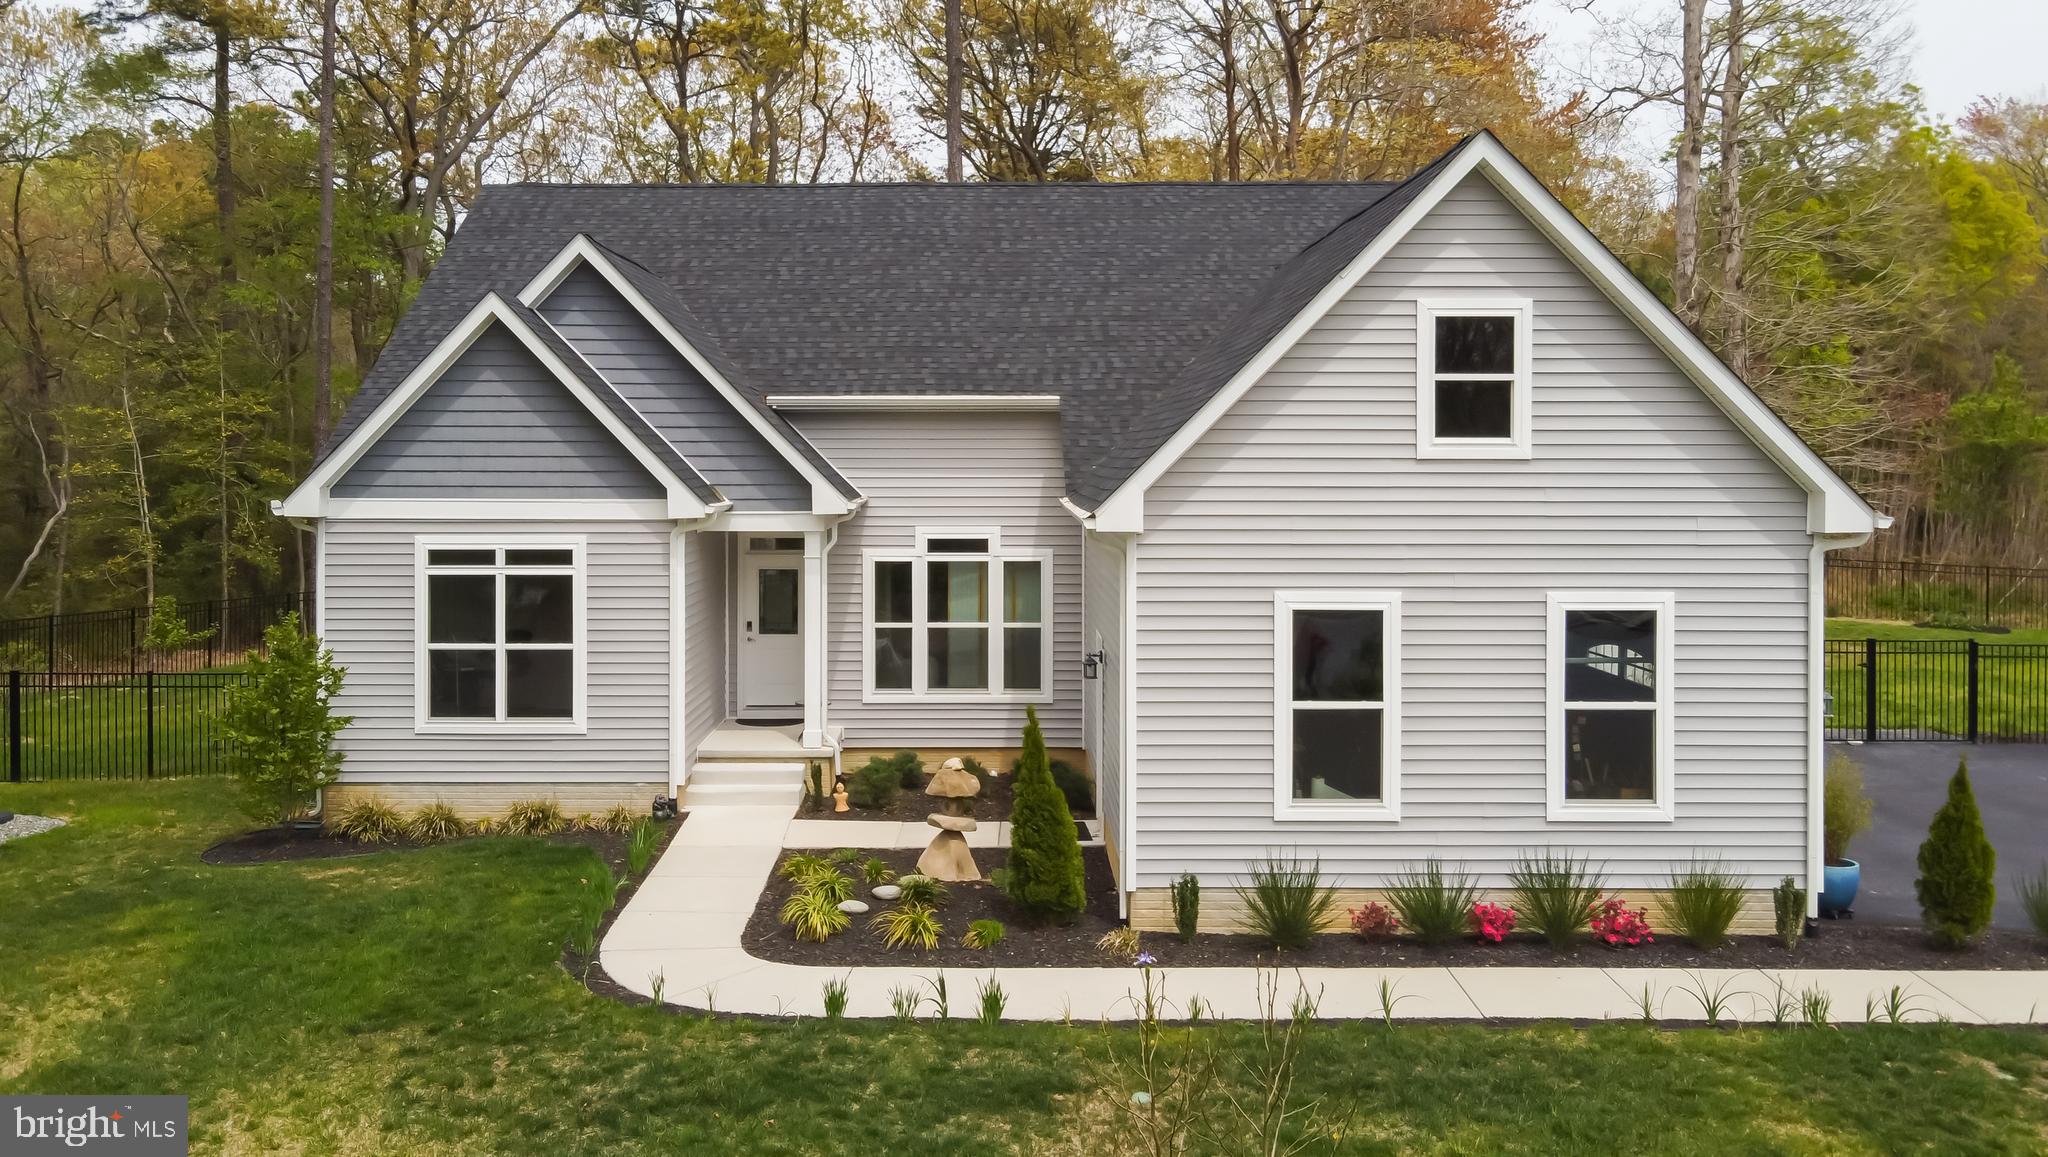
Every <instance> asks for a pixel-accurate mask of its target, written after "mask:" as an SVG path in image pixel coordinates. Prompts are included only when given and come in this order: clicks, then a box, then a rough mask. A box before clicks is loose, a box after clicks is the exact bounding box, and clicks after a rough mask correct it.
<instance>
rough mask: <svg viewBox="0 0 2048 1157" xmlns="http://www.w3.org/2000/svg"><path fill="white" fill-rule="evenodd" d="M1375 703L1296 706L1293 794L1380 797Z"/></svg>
mask: <svg viewBox="0 0 2048 1157" xmlns="http://www.w3.org/2000/svg"><path fill="white" fill-rule="evenodd" d="M1384 717H1385V712H1384V711H1382V710H1381V709H1379V708H1377V707H1368V708H1357V709H1353V708H1339V709H1334V710H1333V709H1309V710H1302V709H1300V708H1296V709H1295V711H1294V753H1293V758H1294V765H1293V766H1294V798H1295V799H1306V800H1317V799H1328V800H1378V799H1380V798H1382V797H1381V794H1380V792H1381V787H1380V773H1381V767H1380V761H1381V754H1382V745H1381V743H1380V729H1381V725H1382V723H1383V722H1384Z"/></svg>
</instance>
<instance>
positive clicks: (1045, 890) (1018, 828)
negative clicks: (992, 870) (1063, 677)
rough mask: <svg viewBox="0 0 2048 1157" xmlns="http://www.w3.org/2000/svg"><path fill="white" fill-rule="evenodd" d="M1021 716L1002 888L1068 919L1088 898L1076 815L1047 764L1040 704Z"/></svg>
mask: <svg viewBox="0 0 2048 1157" xmlns="http://www.w3.org/2000/svg"><path fill="white" fill-rule="evenodd" d="M1024 716H1025V724H1024V754H1023V757H1022V758H1021V759H1019V760H1018V761H1017V783H1016V786H1015V788H1014V789H1013V790H1014V792H1015V798H1014V800H1013V801H1012V803H1011V806H1010V853H1009V856H1008V858H1007V859H1006V860H1005V862H1004V865H1003V866H1004V868H1005V869H1006V870H1005V872H1004V874H1003V878H1002V879H1003V890H1004V892H1005V893H1006V894H1008V896H1009V897H1010V899H1011V900H1012V901H1014V902H1015V903H1017V904H1018V905H1019V906H1020V907H1022V908H1024V909H1025V910H1026V911H1028V912H1031V913H1033V914H1036V915H1040V916H1054V917H1059V918H1067V917H1071V916H1072V915H1074V914H1075V913H1077V912H1079V911H1081V909H1082V908H1083V907H1085V906H1086V905H1087V903H1088V891H1087V883H1086V879H1085V876H1084V869H1083V867H1082V864H1081V841H1080V838H1079V837H1078V836H1076V835H1075V832H1074V814H1073V813H1072V812H1071V811H1068V810H1067V801H1066V798H1065V797H1064V796H1062V795H1061V794H1060V789H1059V785H1057V784H1055V783H1054V782H1053V779H1052V770H1051V768H1050V767H1049V766H1048V765H1047V761H1046V755H1045V733H1044V732H1043V731H1041V730H1040V729H1039V726H1038V709H1037V708H1036V707H1030V706H1027V707H1025V709H1024Z"/></svg>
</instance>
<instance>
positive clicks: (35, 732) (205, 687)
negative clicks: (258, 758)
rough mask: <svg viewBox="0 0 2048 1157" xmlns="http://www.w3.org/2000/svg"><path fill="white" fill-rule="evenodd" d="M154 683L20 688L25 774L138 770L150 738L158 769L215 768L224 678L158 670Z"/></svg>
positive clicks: (146, 764)
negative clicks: (153, 722)
mask: <svg viewBox="0 0 2048 1157" xmlns="http://www.w3.org/2000/svg"><path fill="white" fill-rule="evenodd" d="M156 682H157V686H156V689H155V691H154V692H151V691H148V690H146V689H145V688H143V687H142V686H141V685H140V684H137V685H135V686H129V685H127V684H125V683H124V684H109V685H98V686H82V687H57V688H52V689H48V690H25V691H24V692H23V694H22V707H21V721H22V760H23V763H24V764H25V765H26V767H25V769H26V772H27V775H26V778H28V779H37V778H54V777H56V776H58V775H61V776H63V777H65V778H88V779H99V778H113V779H119V778H127V777H130V776H139V775H143V774H145V773H146V772H147V771H148V770H149V768H150V766H151V764H150V758H149V752H150V747H151V744H152V743H154V746H155V752H156V758H155V764H154V766H155V769H156V774H158V775H163V776H171V775H182V774H187V773H192V772H203V771H207V770H211V769H213V768H214V767H215V766H216V764H217V761H216V759H215V753H214V747H215V745H216V743H217V742H218V719H219V715H220V713H221V711H222V710H223V709H224V708H225V707H226V705H227V699H226V696H227V687H226V685H225V684H224V683H223V682H222V681H221V680H220V679H218V678H215V677H213V676H210V675H205V674H194V675H159V676H157V679H156ZM0 693H4V691H0ZM152 706H153V713H154V715H155V717H156V728H155V735H154V737H153V738H152V736H151V733H150V725H149V724H150V715H151V714H152Z"/></svg>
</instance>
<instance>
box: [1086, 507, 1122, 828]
mask: <svg viewBox="0 0 2048 1157" xmlns="http://www.w3.org/2000/svg"><path fill="white" fill-rule="evenodd" d="M1085 537H1086V541H1085V542H1084V544H1083V547H1082V549H1083V551H1084V552H1085V554H1086V567H1085V569H1086V571H1087V581H1086V588H1087V589H1086V595H1085V597H1086V600H1087V608H1086V610H1087V631H1086V633H1085V634H1084V635H1083V636H1082V639H1081V643H1082V647H1083V650H1084V652H1086V651H1094V650H1096V649H1097V648H1100V649H1101V651H1102V667H1101V675H1100V676H1099V678H1098V681H1097V683H1098V685H1097V686H1096V687H1095V688H1093V689H1092V690H1093V696H1092V697H1091V698H1090V699H1089V700H1088V703H1089V707H1090V709H1091V710H1093V711H1095V712H1096V716H1095V722H1094V726H1093V727H1091V728H1089V730H1090V732H1092V738H1093V739H1094V745H1093V746H1092V747H1091V748H1090V750H1089V752H1088V763H1089V766H1090V767H1091V768H1092V769H1093V770H1094V773H1095V804H1096V815H1097V817H1098V818H1100V819H1101V820H1102V828H1103V831H1104V832H1105V833H1107V834H1108V838H1109V842H1110V844H1111V845H1112V846H1113V847H1115V848H1116V849H1117V854H1118V855H1119V856H1122V855H1123V854H1124V847H1123V838H1124V829H1123V818H1124V783H1123V772H1124V727H1125V721H1124V717H1123V712H1124V688H1125V687H1126V686H1127V685H1129V682H1130V668H1129V660H1130V655H1129V653H1128V652H1127V651H1126V649H1125V647H1124V551H1123V545H1122V543H1121V542H1120V541H1119V540H1117V539H1113V538H1110V537H1107V536H1105V535H1100V534H1095V533H1093V532H1089V533H1088V534H1087V535H1086V536H1085Z"/></svg>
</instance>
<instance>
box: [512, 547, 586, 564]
mask: <svg viewBox="0 0 2048 1157" xmlns="http://www.w3.org/2000/svg"><path fill="white" fill-rule="evenodd" d="M575 561H576V552H575V551H573V550H533V549H528V550H508V551H506V552H505V565H506V566H570V565H573V564H574V563H575Z"/></svg>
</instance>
